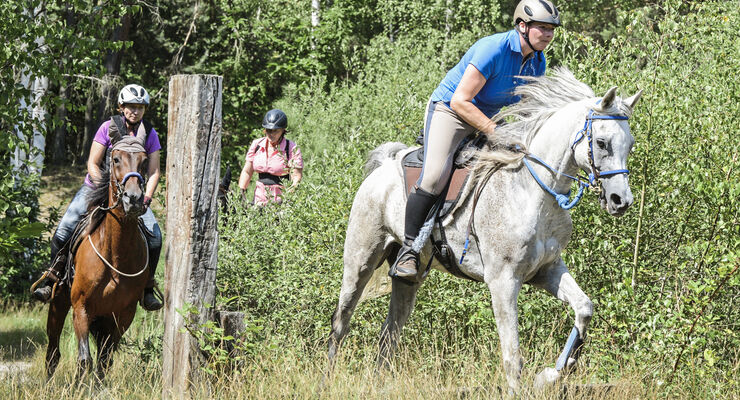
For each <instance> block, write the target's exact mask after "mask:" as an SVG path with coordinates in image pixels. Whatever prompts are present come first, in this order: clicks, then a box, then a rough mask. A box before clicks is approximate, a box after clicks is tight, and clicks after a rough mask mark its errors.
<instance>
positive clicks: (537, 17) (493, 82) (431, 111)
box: [390, 0, 560, 282]
mask: <svg viewBox="0 0 740 400" xmlns="http://www.w3.org/2000/svg"><path fill="white" fill-rule="evenodd" d="M514 24H515V29H513V30H511V31H508V32H503V33H498V34H495V35H492V36H488V37H485V38H483V39H480V40H478V41H477V42H476V43H475V44H474V45H473V46H472V47H470V49H469V50H468V51H467V52H466V53H465V55H464V56H463V57H462V59H461V60H460V62H459V63H457V65H455V67H453V68H452V69H451V70H450V71H449V72H447V75H446V76H445V77H444V79H443V80H442V82H441V83H440V84H439V86H438V87H437V89H436V90H435V91H434V92H433V93H432V96H431V98H430V100H429V103H428V104H427V109H426V113H425V120H424V166H423V168H422V172H421V176H420V177H419V180H418V181H417V182H416V185H415V186H414V189H415V190H414V191H413V192H412V193H409V197H408V200H407V202H406V216H405V228H404V243H403V247H402V248H401V251H400V252H399V253H398V257H397V259H396V262H395V264H394V265H393V267H392V268H391V271H390V275H391V276H392V277H397V278H401V279H403V280H406V281H409V282H417V281H418V280H419V278H420V275H421V274H420V269H419V254H418V253H417V252H416V251H414V250H413V249H412V244H413V242H414V239H416V236H417V235H418V234H419V230H420V229H421V226H422V225H423V224H424V221H425V220H426V218H427V214H428V213H429V210H430V209H431V208H432V206H433V205H434V203H435V202H436V201H437V197H438V196H439V194H440V193H441V192H442V190H443V189H444V186H445V185H446V184H447V181H448V180H449V177H450V174H451V173H452V163H453V159H452V157H453V155H454V152H455V149H457V147H458V145H459V144H460V142H461V141H462V140H463V139H465V138H466V137H468V136H470V135H474V134H475V133H476V132H481V133H483V134H486V135H494V134H495V132H494V131H495V128H496V122H495V121H493V120H492V119H491V117H492V116H493V115H495V114H496V113H497V112H498V111H499V110H500V109H501V108H502V107H504V106H507V105H509V104H512V103H515V102H516V101H518V100H519V99H518V98H517V97H516V96H514V94H513V92H514V88H516V86H518V85H521V84H522V83H523V80H522V79H521V78H518V77H517V76H539V75H543V74H544V73H545V67H546V65H547V63H546V60H545V56H544V54H543V53H542V51H543V50H544V49H545V48H546V47H547V45H548V44H549V43H550V41H551V40H552V38H553V34H554V30H555V28H556V27H558V26H560V13H559V11H558V9H557V8H555V6H554V5H553V4H552V2H551V1H549V0H521V1H520V2H519V4H518V5H517V7H516V10H515V11H514Z"/></svg>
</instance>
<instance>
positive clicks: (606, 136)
mask: <svg viewBox="0 0 740 400" xmlns="http://www.w3.org/2000/svg"><path fill="white" fill-rule="evenodd" d="M616 92H617V88H616V86H615V87H612V88H611V89H609V90H608V91H607V92H606V94H605V95H604V97H602V98H600V99H599V100H598V101H597V102H596V104H594V105H593V106H592V107H591V108H590V109H589V110H588V114H587V115H586V118H585V122H584V126H583V128H582V129H581V131H579V132H578V135H577V136H576V139H575V140H574V143H573V145H572V146H573V148H574V152H575V158H576V163H577V164H578V166H579V167H580V168H581V169H582V170H584V171H587V172H588V173H589V180H590V181H591V184H592V185H593V186H595V187H597V188H600V194H599V201H600V203H601V207H602V208H604V209H605V210H606V211H607V212H608V213H609V214H611V215H614V216H620V215H622V214H624V212H625V211H627V208H629V207H630V206H631V205H632V202H633V197H632V191H631V190H630V186H629V179H628V173H629V170H628V169H627V157H628V156H629V153H630V151H631V150H632V146H633V145H634V143H635V139H634V137H632V134H631V133H630V127H629V124H628V123H627V119H628V118H629V116H630V115H631V114H632V110H633V108H634V106H635V104H636V103H637V101H638V100H639V99H640V95H641V94H642V91H639V92H637V93H636V94H635V95H634V96H632V97H630V98H627V99H624V100H622V99H621V98H619V97H617V95H616ZM584 138H585V140H583V139H584Z"/></svg>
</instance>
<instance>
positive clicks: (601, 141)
mask: <svg viewBox="0 0 740 400" xmlns="http://www.w3.org/2000/svg"><path fill="white" fill-rule="evenodd" d="M596 145H597V146H599V148H600V149H601V150H604V149H606V140H604V139H596Z"/></svg>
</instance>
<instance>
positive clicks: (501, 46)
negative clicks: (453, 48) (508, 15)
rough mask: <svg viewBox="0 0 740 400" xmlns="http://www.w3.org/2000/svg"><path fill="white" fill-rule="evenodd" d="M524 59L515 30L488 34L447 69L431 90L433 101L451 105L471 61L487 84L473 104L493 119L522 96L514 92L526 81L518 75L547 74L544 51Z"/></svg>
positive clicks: (476, 96)
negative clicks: (442, 77)
mask: <svg viewBox="0 0 740 400" xmlns="http://www.w3.org/2000/svg"><path fill="white" fill-rule="evenodd" d="M523 59H524V57H523V56H522V46H521V43H520V42H519V34H518V33H517V32H516V31H515V30H511V31H508V32H502V33H497V34H495V35H491V36H486V37H484V38H483V39H480V40H478V41H477V42H475V44H474V45H473V46H472V47H470V49H468V51H467V53H465V55H464V56H463V57H462V59H461V60H460V62H459V63H457V65H455V66H454V67H453V68H452V69H451V70H449V71H448V72H447V75H446V76H445V77H444V79H443V80H442V82H441V83H440V84H439V86H437V89H435V90H434V93H432V101H443V102H444V103H445V104H447V106H448V107H449V106H450V100H452V94H453V93H455V90H456V89H457V85H458V84H459V83H460V79H462V76H463V73H464V72H465V68H467V66H468V64H472V65H473V66H474V67H475V68H476V69H477V70H478V71H480V73H481V74H483V76H484V77H485V78H486V83H485V84H484V85H483V87H482V88H481V90H480V92H478V94H477V95H475V97H474V98H473V104H474V105H475V106H476V107H478V109H479V110H481V111H482V112H483V114H485V115H486V116H487V117H488V118H491V117H492V116H493V115H494V114H496V113H497V112H498V111H499V110H500V109H501V108H502V107H504V106H508V105H509V104H513V103H516V102H517V101H519V97H518V96H514V95H513V92H514V88H515V87H516V86H518V85H521V84H523V83H524V81H523V80H522V79H518V78H515V76H517V75H523V76H540V75H544V74H545V67H546V64H547V62H546V60H545V55H544V54H542V52H541V51H538V52H536V53H535V55H534V56H533V57H530V58H529V60H527V62H525V63H524V64H522V60H523Z"/></svg>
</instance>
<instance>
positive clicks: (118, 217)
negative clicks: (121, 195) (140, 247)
mask: <svg viewBox="0 0 740 400" xmlns="http://www.w3.org/2000/svg"><path fill="white" fill-rule="evenodd" d="M108 204H109V205H113V204H115V195H114V191H113V187H112V186H111V188H110V189H109V190H108ZM101 225H103V226H104V229H105V236H106V238H107V239H106V240H107V241H108V243H109V247H110V249H111V251H114V250H116V249H118V248H121V250H124V251H130V249H131V247H130V243H129V242H130V241H131V240H138V237H139V219H138V218H137V217H133V216H127V215H126V213H125V212H124V211H123V205H121V204H119V205H118V206H116V207H115V208H112V209H111V210H109V211H108V212H107V213H106V215H105V217H104V219H103V222H102V223H101ZM116 251H117V250H116Z"/></svg>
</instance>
